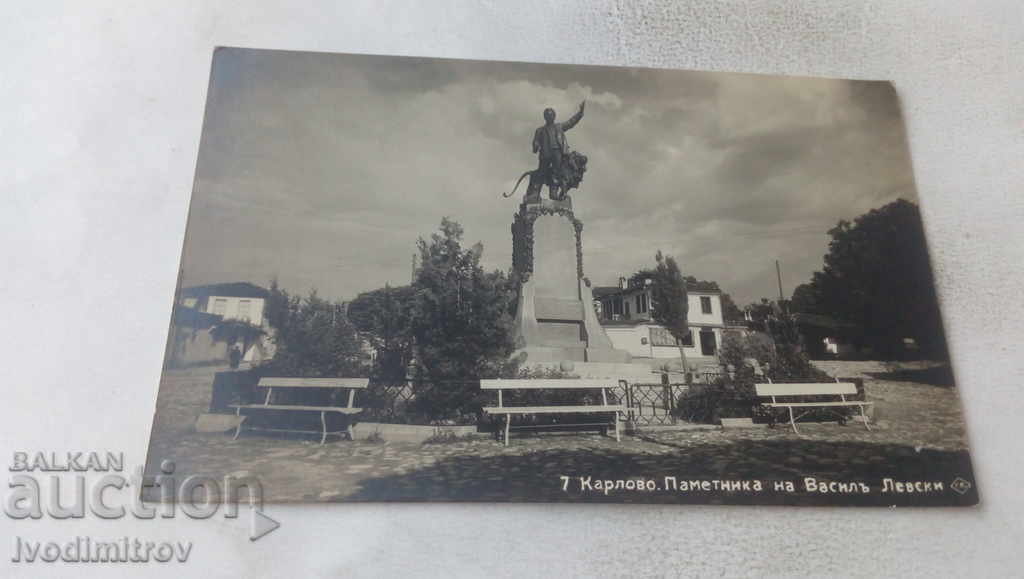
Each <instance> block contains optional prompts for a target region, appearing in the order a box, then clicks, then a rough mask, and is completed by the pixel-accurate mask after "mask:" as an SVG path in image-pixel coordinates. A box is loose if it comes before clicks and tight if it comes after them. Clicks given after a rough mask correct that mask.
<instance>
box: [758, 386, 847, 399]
mask: <svg viewBox="0 0 1024 579" xmlns="http://www.w3.org/2000/svg"><path fill="white" fill-rule="evenodd" d="M754 390H755V391H756V392H757V395H758V396H771V397H775V396H842V397H845V396H846V395H847V394H856V393H857V385H856V384H854V383H852V382H820V383H803V384H754Z"/></svg>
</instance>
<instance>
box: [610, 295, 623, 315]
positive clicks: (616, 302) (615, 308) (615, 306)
mask: <svg viewBox="0 0 1024 579" xmlns="http://www.w3.org/2000/svg"><path fill="white" fill-rule="evenodd" d="M612 313H613V314H619V315H622V298H615V299H613V300H612Z"/></svg>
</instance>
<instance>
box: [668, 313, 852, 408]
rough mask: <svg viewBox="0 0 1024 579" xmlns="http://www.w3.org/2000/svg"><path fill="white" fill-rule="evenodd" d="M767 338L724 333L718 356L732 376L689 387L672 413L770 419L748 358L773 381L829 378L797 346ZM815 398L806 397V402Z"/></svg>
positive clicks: (762, 379) (760, 380) (815, 380)
mask: <svg viewBox="0 0 1024 579" xmlns="http://www.w3.org/2000/svg"><path fill="white" fill-rule="evenodd" d="M766 338H767V336H766V335H764V334H759V333H754V334H750V335H747V336H737V335H726V337H725V338H724V339H723V340H722V349H721V353H720V356H721V360H722V362H723V363H724V364H728V365H731V366H732V367H733V368H734V372H733V376H732V377H729V376H724V377H723V378H722V380H720V381H718V382H716V383H714V384H709V385H694V386H691V387H690V388H689V389H688V390H687V391H686V392H684V393H683V394H682V395H681V396H680V397H679V399H678V401H677V402H676V409H675V412H674V414H675V416H677V417H678V418H681V419H683V420H687V421H690V422H700V423H709V424H714V423H717V422H718V420H719V419H721V418H754V419H757V420H758V421H767V422H771V421H773V419H774V414H773V412H772V411H771V410H770V409H765V408H763V407H761V403H762V402H763V400H761V399H759V398H758V396H757V393H756V390H755V388H754V384H756V383H758V382H763V381H765V380H764V378H762V377H759V376H755V374H754V369H753V368H752V367H751V366H750V365H749V364H747V363H746V360H748V359H754V360H757V361H758V363H759V364H760V365H761V367H762V369H764V371H765V374H766V376H767V377H768V378H771V380H772V381H773V382H831V381H832V377H831V376H829V375H828V374H827V373H825V372H823V371H821V370H819V369H818V368H817V367H815V366H814V364H812V363H811V361H810V359H809V358H807V356H806V355H804V354H803V353H802V352H800V351H799V350H798V349H797V348H795V347H793V346H792V345H789V344H778V345H776V344H774V343H773V342H771V340H770V338H768V339H767V340H766ZM815 399H816V398H815V397H807V400H808V401H813V400H815ZM816 414H817V413H816ZM821 414H824V413H821ZM842 414H844V415H845V413H842Z"/></svg>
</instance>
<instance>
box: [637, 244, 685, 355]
mask: <svg viewBox="0 0 1024 579" xmlns="http://www.w3.org/2000/svg"><path fill="white" fill-rule="evenodd" d="M654 260H655V261H656V262H657V264H656V265H655V267H654V269H648V270H642V271H640V272H638V273H637V275H636V276H634V279H636V278H637V277H638V276H639V278H644V279H650V280H651V284H650V285H651V317H652V318H653V319H654V321H655V322H657V323H658V324H660V325H662V326H664V327H665V329H666V330H668V332H669V333H670V334H672V337H673V338H675V339H676V344H677V345H678V346H679V360H680V362H681V363H682V366H683V372H686V371H688V369H689V365H688V364H687V361H686V349H685V346H683V342H684V341H685V340H687V339H689V337H690V326H689V322H688V319H687V317H688V315H689V313H690V301H689V297H688V296H687V292H686V279H685V278H683V274H682V273H681V272H680V271H679V265H678V264H677V263H676V260H675V258H673V257H672V256H671V255H669V256H665V255H663V254H662V253H661V250H658V253H657V254H655V256H654Z"/></svg>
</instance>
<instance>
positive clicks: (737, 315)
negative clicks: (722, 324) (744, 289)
mask: <svg viewBox="0 0 1024 579" xmlns="http://www.w3.org/2000/svg"><path fill="white" fill-rule="evenodd" d="M722 319H723V320H724V321H726V322H742V321H743V310H741V309H740V308H739V306H737V305H736V302H734V301H732V296H730V295H729V294H722Z"/></svg>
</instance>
